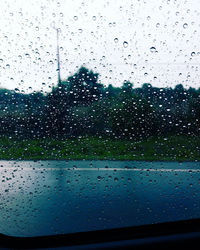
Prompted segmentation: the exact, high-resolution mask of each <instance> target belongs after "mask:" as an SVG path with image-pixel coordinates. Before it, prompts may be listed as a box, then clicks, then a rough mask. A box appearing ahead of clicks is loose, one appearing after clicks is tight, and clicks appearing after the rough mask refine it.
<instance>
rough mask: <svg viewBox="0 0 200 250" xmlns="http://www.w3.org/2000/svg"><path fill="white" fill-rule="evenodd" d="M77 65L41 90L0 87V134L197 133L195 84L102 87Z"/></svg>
mask: <svg viewBox="0 0 200 250" xmlns="http://www.w3.org/2000/svg"><path fill="white" fill-rule="evenodd" d="M98 78H99V74H98V73H94V72H93V71H92V70H89V69H87V68H85V67H81V68H80V69H79V70H78V71H77V72H76V73H75V74H74V75H72V76H70V77H68V78H67V79H66V80H64V81H61V82H60V83H59V84H58V85H57V86H56V87H54V88H53V89H52V91H51V92H50V93H48V94H47V95H43V94H42V93H41V92H36V93H31V94H22V93H19V92H16V91H11V90H6V89H0V135H1V136H17V137H22V138H47V137H50V138H58V139H63V138H68V137H78V136H109V137H112V138H126V139H145V138H148V137H150V136H166V135H179V134H182V135H199V133H200V89H195V88H191V87H190V88H189V89H185V88H184V87H183V86H182V84H179V85H176V86H175V87H174V88H158V87H153V86H152V85H151V84H147V83H145V84H143V85H142V87H141V88H134V87H133V84H132V83H131V82H128V81H125V82H124V83H123V85H122V87H114V86H113V85H111V84H110V85H109V86H107V87H105V86H104V85H103V84H101V83H99V81H98Z"/></svg>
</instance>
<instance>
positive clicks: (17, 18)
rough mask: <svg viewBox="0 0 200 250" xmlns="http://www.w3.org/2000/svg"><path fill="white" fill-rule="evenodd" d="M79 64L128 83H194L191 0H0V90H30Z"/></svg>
mask: <svg viewBox="0 0 200 250" xmlns="http://www.w3.org/2000/svg"><path fill="white" fill-rule="evenodd" d="M52 26H55V27H58V28H60V30H61V31H60V37H59V40H60V59H61V78H62V79H66V78H67V77H68V76H69V75H71V74H73V73H75V72H76V71H77V69H78V68H79V67H80V66H81V65H85V66H86V67H88V68H89V69H92V70H93V71H95V72H98V73H99V74H100V78H99V80H100V81H101V82H102V83H103V84H104V85H108V84H109V83H111V84H113V85H114V86H120V85H121V84H122V83H123V81H125V80H130V81H131V82H133V83H134V87H138V86H141V85H142V84H143V83H144V82H148V83H151V84H152V85H153V86H159V87H166V86H167V87H174V86H175V85H176V84H178V83H182V84H183V85H184V86H185V87H189V86H193V87H196V88H199V87H200V73H199V67H200V66H199V62H200V1H199V0H188V1H184V0H177V1H176V0H168V1H167V0H146V1H145V0H106V1H104V0H87V1H83V0H73V1H71V0H56V1H54V0H41V1H36V0H8V1H3V0H1V8H0V87H1V88H9V89H15V88H18V89H20V90H24V91H25V92H32V91H37V90H43V91H50V90H51V88H52V86H53V85H56V84H57V72H56V69H57V62H56V31H55V30H54V29H53V28H52Z"/></svg>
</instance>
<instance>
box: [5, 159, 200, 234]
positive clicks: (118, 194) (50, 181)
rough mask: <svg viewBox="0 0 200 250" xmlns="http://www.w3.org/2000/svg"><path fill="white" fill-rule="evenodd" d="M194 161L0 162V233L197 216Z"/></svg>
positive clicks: (46, 231)
mask: <svg viewBox="0 0 200 250" xmlns="http://www.w3.org/2000/svg"><path fill="white" fill-rule="evenodd" d="M199 172H200V163H199V162H184V163H178V162H153V163H151V162H136V161H38V162H34V161H23V162H21V161H1V162H0V176H1V177H0V178H1V182H0V190H1V195H0V232H1V233H4V234H8V235H15V236H36V235H52V234H60V233H73V232H81V231H90V230H98V229H107V228H117V227H125V226H134V225H143V224H150V223H159V222H166V221H175V220H182V219H191V218H199V217H200V209H199V204H200V195H199V184H200V179H199Z"/></svg>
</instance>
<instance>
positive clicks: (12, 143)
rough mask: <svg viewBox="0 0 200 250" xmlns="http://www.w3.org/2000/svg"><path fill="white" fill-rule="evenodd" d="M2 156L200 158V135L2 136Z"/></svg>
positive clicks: (0, 152)
mask: <svg viewBox="0 0 200 250" xmlns="http://www.w3.org/2000/svg"><path fill="white" fill-rule="evenodd" d="M0 159H1V160H82V159H85V160H146V161H195V160H198V161H199V160H200V138H198V137H192V136H170V137H167V138H158V137H154V138H150V139H148V140H144V141H130V140H114V139H110V138H97V137H83V138H76V139H65V140H53V139H38V140H27V139H23V140H22V139H21V140H20V139H14V138H10V139H9V138H7V137H3V138H0Z"/></svg>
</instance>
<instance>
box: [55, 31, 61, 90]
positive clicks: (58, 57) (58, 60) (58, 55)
mask: <svg viewBox="0 0 200 250" xmlns="http://www.w3.org/2000/svg"><path fill="white" fill-rule="evenodd" d="M56 32H57V62H58V64H57V71H58V86H60V85H61V78H60V51H59V29H56Z"/></svg>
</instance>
